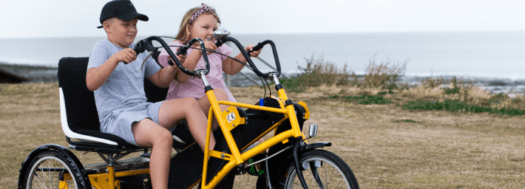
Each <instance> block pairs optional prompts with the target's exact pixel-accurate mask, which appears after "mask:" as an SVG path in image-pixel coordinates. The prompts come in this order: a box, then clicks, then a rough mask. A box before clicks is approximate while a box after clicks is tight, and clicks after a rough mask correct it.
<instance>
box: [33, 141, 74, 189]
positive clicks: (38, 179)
mask: <svg viewBox="0 0 525 189" xmlns="http://www.w3.org/2000/svg"><path fill="white" fill-rule="evenodd" d="M81 176H82V173H81V171H80V169H79V166H78V165H76V163H75V161H73V160H72V159H71V158H69V157H67V156H64V155H62V154H61V153H59V152H57V151H53V150H48V151H43V152H40V153H39V154H38V155H37V156H35V158H33V160H32V161H31V164H30V165H29V170H28V171H27V172H26V175H25V182H24V188H26V189H29V188H68V189H75V188H80V187H81V185H80V184H78V183H79V182H80V178H81Z"/></svg>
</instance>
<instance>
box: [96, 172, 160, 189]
mask: <svg viewBox="0 0 525 189" xmlns="http://www.w3.org/2000/svg"><path fill="white" fill-rule="evenodd" d="M107 169H108V172H107V173H99V174H90V175H88V178H89V181H90V183H91V186H93V187H95V188H97V189H106V188H115V183H116V182H115V181H116V179H115V178H119V177H127V176H134V175H144V174H149V173H150V171H149V169H138V170H131V171H119V172H115V168H114V167H107ZM99 179H101V180H99ZM105 179H108V180H107V181H106V180H105ZM106 186H107V187H106ZM117 188H120V187H117Z"/></svg>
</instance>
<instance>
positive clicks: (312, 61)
mask: <svg viewBox="0 0 525 189" xmlns="http://www.w3.org/2000/svg"><path fill="white" fill-rule="evenodd" d="M305 61H306V68H301V67H299V69H301V70H302V71H303V72H304V73H303V74H300V75H299V76H297V77H295V78H290V79H281V80H280V81H281V84H283V86H284V87H285V88H286V89H287V90H290V91H293V92H302V91H304V89H305V88H308V87H318V86H321V85H348V84H350V78H351V77H352V75H354V76H355V74H354V73H353V72H352V73H351V74H352V75H351V74H350V71H348V70H347V66H346V65H345V66H344V67H343V68H342V69H341V70H339V69H338V68H337V65H335V63H332V62H326V61H324V59H323V57H322V56H321V57H320V58H315V57H314V56H313V55H312V57H310V58H305Z"/></svg>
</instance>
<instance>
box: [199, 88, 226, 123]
mask: <svg viewBox="0 0 525 189" xmlns="http://www.w3.org/2000/svg"><path fill="white" fill-rule="evenodd" d="M213 92H214V93H215V97H216V98H217V101H221V100H222V101H228V100H229V99H228V95H227V94H226V92H225V91H224V90H222V89H219V88H217V89H213ZM199 105H200V107H201V109H202V112H203V113H204V115H205V116H206V117H208V112H209V111H210V107H211V104H210V101H209V100H208V96H206V95H204V96H202V97H201V98H200V99H199ZM220 107H221V111H224V110H226V109H227V108H228V106H227V105H220ZM218 125H219V124H218V123H217V120H216V119H215V118H213V124H212V126H213V128H214V129H215V128H216V127H217V126H218Z"/></svg>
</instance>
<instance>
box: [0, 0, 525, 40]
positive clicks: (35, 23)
mask: <svg viewBox="0 0 525 189" xmlns="http://www.w3.org/2000/svg"><path fill="white" fill-rule="evenodd" d="M106 2H107V0H0V18H1V20H0V27H1V29H0V38H28V37H30V38H31V37H84V36H85V37H91V36H105V34H104V31H103V30H99V29H96V27H97V26H99V25H100V23H99V17H100V11H101V9H102V7H103V6H104V4H105V3H106ZM132 2H133V4H134V5H135V7H136V8H137V10H138V12H140V13H143V14H146V15H147V16H148V17H149V18H150V20H149V21H148V22H139V24H138V29H139V35H175V33H176V32H177V29H178V27H179V25H180V21H181V19H182V15H183V14H184V13H185V12H186V11H187V10H188V9H190V8H192V7H195V6H199V5H200V3H201V2H204V3H206V4H208V5H211V6H213V7H215V8H216V9H217V13H218V14H219V16H220V18H221V21H222V22H223V24H222V27H224V28H226V29H228V30H230V31H231V32H232V33H235V34H255V33H257V34H261V33H342V32H345V33H346V32H413V31H418V32H419V31H509V30H510V31H515V30H521V31H525V20H524V19H525V11H524V7H525V6H524V5H525V1H523V0H259V1H248V0H224V1H210V0H204V1H182V0H181V1H175V0H133V1H132Z"/></svg>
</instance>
